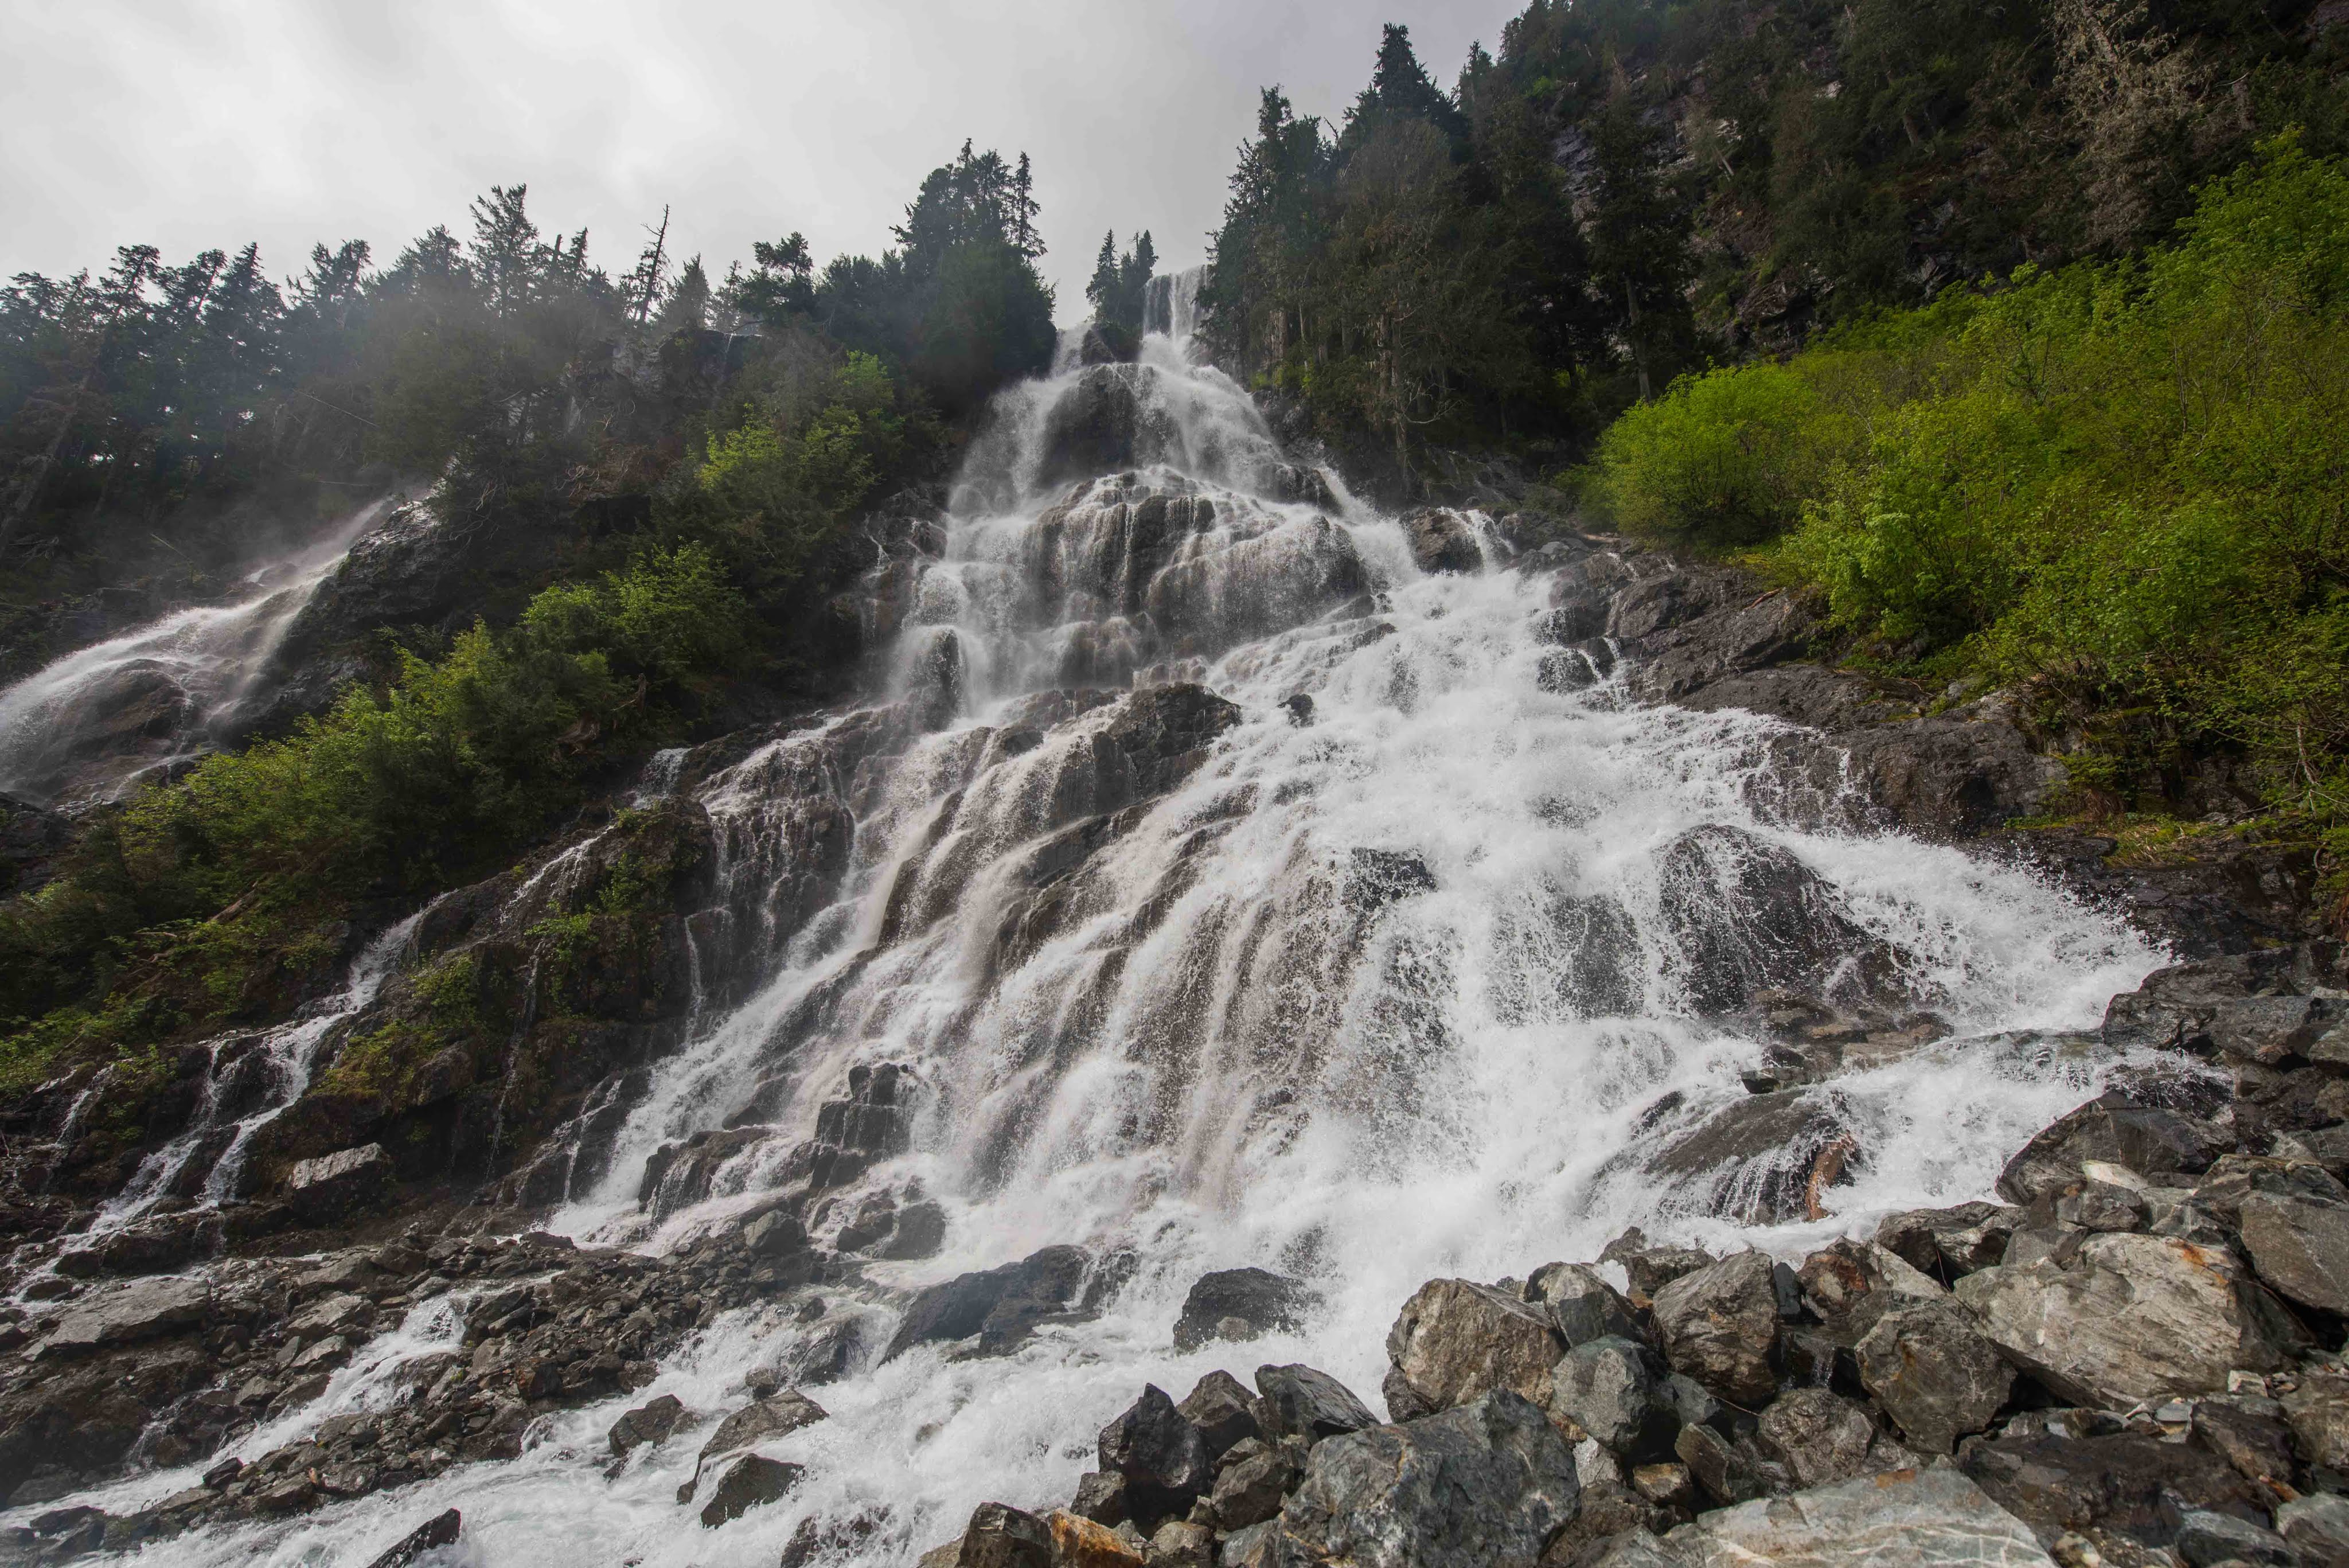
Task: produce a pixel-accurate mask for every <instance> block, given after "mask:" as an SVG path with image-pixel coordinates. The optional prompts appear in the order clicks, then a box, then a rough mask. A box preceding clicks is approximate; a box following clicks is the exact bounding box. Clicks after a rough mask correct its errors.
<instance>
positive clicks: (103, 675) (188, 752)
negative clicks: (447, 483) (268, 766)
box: [0, 497, 398, 806]
mask: <svg viewBox="0 0 2349 1568" xmlns="http://www.w3.org/2000/svg"><path fill="white" fill-rule="evenodd" d="M397 504H398V497H387V498H385V499H383V500H380V501H377V502H374V503H371V504H368V505H366V506H363V507H361V508H359V509H358V510H357V511H356V512H354V513H352V514H349V515H348V516H347V517H344V518H342V519H340V520H339V521H338V522H336V524H335V525H334V526H333V527H331V528H329V529H328V530H326V533H325V534H324V535H321V536H320V537H319V538H318V539H316V541H314V542H312V543H311V544H308V545H304V546H302V547H301V548H299V549H297V550H295V551H293V552H291V553H290V554H288V555H286V556H282V557H280V558H277V559H274V560H272V561H269V562H267V563H265V564H264V565H263V566H260V567H258V568H256V569H254V571H252V572H251V573H249V574H247V576H246V577H245V584H246V586H247V587H248V589H249V590H250V591H249V593H248V595H247V597H244V598H242V599H239V600H237V601H236V602H234V603H233V604H227V605H217V606H202V607H197V608H194V609H183V610H178V611H175V612H173V613H172V614H171V615H167V616H164V617H163V618H160V619H159V620H156V621H153V622H150V624H148V625H146V626H143V627H140V628H136V629H134V630H131V631H128V632H125V633H123V634H122V635H121V636H120V637H117V638H114V639H110V640H109V641H106V642H101V643H98V644H95V645H94V646H92V647H89V648H85V649H79V650H78V651H76V652H73V653H69V654H67V655H66V656H65V657H63V658H62V659H57V660H55V661H54V662H52V663H50V664H48V665H47V666H45V667H44V668H42V669H40V670H36V671H35V672H34V673H33V674H31V675H28V676H26V678H25V679H24V680H19V681H18V682H16V684H15V685H14V686H11V687H9V688H8V689H7V690H5V691H0V792H5V793H7V794H16V795H19V796H22V797H25V798H26V799H30V800H34V801H37V802H40V803H42V804H44V805H47V804H59V805H68V806H72V805H88V804H91V803H93V802H97V801H104V800H111V799H115V798H118V797H119V796H121V795H123V794H127V793H129V791H130V790H131V789H132V788H134V787H136V786H137V785H138V784H140V783H141V782H143V781H146V780H148V779H151V778H156V777H160V776H165V775H167V774H169V773H170V772H171V769H172V768H173V767H174V766H175V765H177V764H179V763H184V762H186V761H188V760H189V759H191V758H192V757H194V756H197V755H200V754H202V753H203V752H205V751H208V750H211V749H212V746H213V745H215V744H217V743H218V742H219V741H220V739H222V737H224V736H226V735H228V734H231V733H233V732H234V730H235V729H236V726H237V722H238V720H239V719H240V717H241V716H243V714H244V713H245V712H246V711H248V710H249V707H250V704H251V703H252V701H253V700H254V699H255V698H257V697H259V696H261V695H262V693H261V691H259V690H258V686H259V680H260V677H261V675H262V672H263V671H264V670H265V669H266V668H267V666H268V664H269V660H270V657H271V655H273V654H274V653H275V652H276V651H277V647H278V644H279V643H280V642H281V641H282V640H283V639H284V638H285V634H286V632H287V630H288V629H289V628H291V627H292V626H293V624H294V621H295V617H297V616H299V615H300V614H301V613H302V610H303V608H304V607H305V606H306V605H308V604H309V602H310V598H311V596H312V595H313V594H315V593H316V591H317V589H318V586H319V585H320V584H321V583H324V582H325V581H326V579H327V578H328V577H329V576H332V575H333V574H334V571H335V568H336V566H340V565H341V564H342V560H343V557H344V556H345V555H346V554H347V553H348V551H349V549H350V547H351V545H352V544H353V543H354V542H355V541H357V539H358V538H359V536H360V535H363V534H365V533H367V531H368V530H369V529H370V528H373V527H374V526H375V525H376V524H378V522H380V521H382V519H383V517H384V515H385V514H387V513H388V512H389V511H390V510H391V509H392V508H393V507H394V506H396V505H397Z"/></svg>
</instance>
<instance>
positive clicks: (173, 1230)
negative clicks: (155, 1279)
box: [56, 1212, 221, 1279]
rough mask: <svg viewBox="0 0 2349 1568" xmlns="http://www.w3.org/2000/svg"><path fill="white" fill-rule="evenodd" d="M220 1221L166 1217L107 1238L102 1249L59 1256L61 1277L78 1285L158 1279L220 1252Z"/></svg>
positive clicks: (84, 1249)
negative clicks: (107, 1278)
mask: <svg viewBox="0 0 2349 1568" xmlns="http://www.w3.org/2000/svg"><path fill="white" fill-rule="evenodd" d="M220 1241H221V1223H220V1220H219V1217H218V1216H217V1215H212V1214H205V1213H200V1212H198V1213H187V1214H167V1215H163V1216H161V1217H160V1218H158V1219H153V1220H140V1221H139V1222H138V1223H136V1224H133V1225H126V1226H124V1227H123V1228H122V1229H120V1230H119V1231H109V1232H108V1233H107V1235H106V1236H105V1237H103V1238H102V1239H101V1240H100V1241H98V1243H97V1244H95V1245H93V1246H88V1247H81V1248H76V1249H74V1250H73V1251H67V1252H64V1253H60V1254H59V1255H58V1257H57V1265H56V1267H57V1272H58V1273H60V1274H64V1275H67V1276H68V1277H70V1278H74V1279H88V1278H89V1277H91V1276H93V1275H96V1274H154V1273H163V1272H169V1271H171V1270H174V1269H180V1268H183V1267H185V1266H186V1265H187V1264H189V1263H191V1262H194V1261H196V1260H197V1259H199V1258H202V1257H205V1256H207V1255H209V1254H210V1253H212V1251H214V1250H216V1249H217V1248H218V1247H219V1245H220Z"/></svg>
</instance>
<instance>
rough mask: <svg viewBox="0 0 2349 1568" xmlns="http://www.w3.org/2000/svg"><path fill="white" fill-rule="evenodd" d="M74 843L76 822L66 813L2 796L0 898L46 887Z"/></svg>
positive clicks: (2, 794) (0, 811)
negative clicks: (67, 850)
mask: <svg viewBox="0 0 2349 1568" xmlns="http://www.w3.org/2000/svg"><path fill="white" fill-rule="evenodd" d="M72 842H73V823H72V820H71V819H70V818H68V817H67V816H66V815H65V814H64V813H62V812H56V811H51V810H49V809H48V808H47V806H44V805H36V804H35V803H33V802H32V801H29V800H23V799H20V798H18V797H17V796H16V795H13V794H5V793H0V898H12V897H15V896H16V895H18V894H22V893H31V892H36V891H37V890H38V889H40V888H44V887H46V886H47V885H48V881H49V878H50V877H51V876H52V875H53V874H54V871H55V867H56V865H57V857H59V856H60V855H63V854H64V853H65V851H66V848H67V846H68V845H70V844H71V843H72Z"/></svg>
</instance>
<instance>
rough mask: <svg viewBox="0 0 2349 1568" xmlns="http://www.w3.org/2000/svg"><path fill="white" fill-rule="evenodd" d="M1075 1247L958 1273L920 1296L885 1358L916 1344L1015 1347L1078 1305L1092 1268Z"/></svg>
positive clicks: (991, 1350)
mask: <svg viewBox="0 0 2349 1568" xmlns="http://www.w3.org/2000/svg"><path fill="white" fill-rule="evenodd" d="M1091 1262H1092V1260H1091V1259H1089V1258H1088V1257H1087V1256H1086V1254H1085V1253H1084V1251H1082V1250H1081V1249H1080V1248H1076V1247H1046V1248H1044V1249H1043V1250H1041V1251H1037V1252H1032V1253H1030V1254H1029V1255H1028V1256H1027V1257H1025V1258H1022V1259H1021V1260H1020V1261H1019V1262H1016V1263H1005V1264H1003V1265H1001V1266H1000V1267H999V1268H993V1269H980V1270H978V1271H977V1272H972V1273H968V1274H958V1275H957V1276H956V1277H955V1278H953V1279H951V1280H947V1281H946V1282H943V1283H940V1284H935V1285H932V1286H930V1287H929V1288H928V1289H927V1290H925V1291H923V1292H922V1293H920V1294H919V1295H916V1297H915V1298H914V1300H913V1303H912V1304H911V1305H910V1306H908V1307H907V1308H906V1309H905V1317H904V1318H903V1319H901V1320H900V1321H899V1322H898V1324H897V1332H896V1333H895V1334H894V1335H892V1336H891V1337H890V1340H889V1347H888V1348H887V1349H886V1350H885V1351H883V1352H882V1354H881V1359H882V1360H883V1361H885V1362H887V1361H895V1359H896V1358H897V1357H898V1356H900V1355H904V1354H905V1352H906V1351H908V1350H911V1349H912V1348H913V1347H914V1346H915V1345H929V1344H939V1343H947V1342H951V1341H955V1340H960V1339H968V1338H969V1337H970V1336H971V1335H973V1334H977V1335H978V1336H979V1347H980V1349H981V1350H982V1351H985V1352H987V1353H988V1354H991V1355H1000V1354H1003V1353H1004V1352H1006V1351H1009V1350H1010V1349H1012V1348H1013V1347H1014V1346H1016V1345H1018V1344H1019V1342H1020V1341H1021V1340H1022V1339H1024V1338H1026V1337H1027V1336H1028V1334H1031V1333H1033V1332H1034V1330H1035V1329H1036V1327H1037V1326H1038V1325H1039V1324H1042V1323H1045V1322H1048V1321H1050V1319H1051V1318H1052V1317H1054V1316H1056V1315H1059V1314H1062V1313H1065V1312H1067V1311H1069V1310H1071V1308H1073V1307H1075V1306H1076V1305H1077V1303H1078V1302H1079V1300H1080V1298H1081V1293H1082V1291H1083V1287H1084V1282H1085V1275H1086V1273H1087V1272H1088V1269H1089V1267H1090V1265H1091Z"/></svg>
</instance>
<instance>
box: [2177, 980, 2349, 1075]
mask: <svg viewBox="0 0 2349 1568" xmlns="http://www.w3.org/2000/svg"><path fill="white" fill-rule="evenodd" d="M2209 1030H2210V1043H2211V1044H2213V1045H2215V1046H2216V1047H2217V1048H2218V1050H2219V1054H2220V1055H2222V1056H2230V1057H2233V1058H2235V1059H2237V1060H2239V1061H2245V1062H2256V1063H2258V1064H2260V1065H2261V1066H2263V1067H2275V1066H2282V1065H2283V1064H2285V1063H2287V1062H2291V1061H2293V1060H2311V1059H2313V1060H2317V1061H2329V1062H2334V1063H2338V1064H2343V1065H2349V999H2344V998H2340V997H2330V996H2246V997H2240V998H2236V999H2234V1000H2232V1001H2228V1002H2220V1004H2219V1007H2218V1009H2217V1011H2216V1012H2213V1013H2212V1014H2211V1017H2210V1023H2209Z"/></svg>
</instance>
